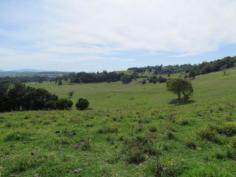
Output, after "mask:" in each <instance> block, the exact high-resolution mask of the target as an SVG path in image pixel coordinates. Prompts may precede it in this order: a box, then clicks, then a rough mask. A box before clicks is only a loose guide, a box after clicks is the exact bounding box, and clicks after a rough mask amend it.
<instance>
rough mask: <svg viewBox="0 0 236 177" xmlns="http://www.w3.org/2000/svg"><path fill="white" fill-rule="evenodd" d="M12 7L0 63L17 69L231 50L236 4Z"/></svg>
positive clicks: (131, 1)
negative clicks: (132, 54)
mask: <svg viewBox="0 0 236 177" xmlns="http://www.w3.org/2000/svg"><path fill="white" fill-rule="evenodd" d="M12 2H14V0H12ZM16 2H18V1H15V4H13V3H11V6H14V8H9V9H8V10H7V9H6V7H7V6H6V5H5V10H4V12H3V13H5V16H6V18H1V17H0V23H1V22H3V27H4V25H6V24H7V23H8V22H9V24H10V25H11V26H13V27H15V28H17V29H18V30H16V31H15V30H12V31H11V30H8V29H1V25H0V37H1V36H5V37H6V38H9V39H11V40H10V41H12V43H11V42H10V47H9V45H8V46H4V44H0V48H2V50H0V57H1V56H2V57H1V58H3V57H4V58H8V59H9V61H14V60H15V61H16V60H18V61H22V65H23V63H24V62H25V63H26V62H30V60H31V61H34V62H35V63H38V65H39V66H41V65H42V62H39V61H44V62H48V63H55V62H56V61H60V62H61V63H73V62H74V63H75V62H77V63H79V62H80V63H81V62H85V61H86V60H94V59H101V58H102V57H103V56H104V55H108V54H111V53H112V52H115V51H116V52H117V51H127V50H143V51H147V52H157V53H158V52H176V53H178V54H181V55H182V56H189V55H198V54H202V53H204V52H209V51H214V50H217V49H218V48H219V47H220V46H222V45H227V44H236V30H235V29H236V23H235V19H236V1H235V0H41V1H38V4H37V7H36V6H35V7H34V8H31V6H32V5H33V3H29V4H27V6H26V5H25V6H24V5H21V6H20V7H18V6H17V5H16ZM39 2H40V3H39ZM25 8H27V9H28V10H25ZM37 8H38V10H36V9H37ZM12 9H13V10H12ZM17 9H18V11H17ZM29 9H31V10H29ZM32 9H33V10H32ZM0 10H1V3H0ZM13 11H14V12H15V13H13ZM9 14H11V15H9ZM17 16H18V18H15V17H17ZM16 19H17V20H16ZM19 29H20V30H19ZM21 42H24V44H23V48H22V46H19V44H18V43H21ZM15 43H17V44H15ZM25 43H26V44H27V45H26V44H25ZM24 45H26V46H25V48H24ZM3 48H4V52H1V51H3ZM22 50H23V51H22ZM9 51H10V52H9ZM1 58H0V60H1ZM62 60H66V61H63V62H62ZM69 60H70V61H69ZM108 60H109V58H108ZM8 65H9V66H10V65H11V64H10V63H8Z"/></svg>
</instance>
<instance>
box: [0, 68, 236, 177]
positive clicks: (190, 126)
mask: <svg viewBox="0 0 236 177" xmlns="http://www.w3.org/2000/svg"><path fill="white" fill-rule="evenodd" d="M235 80H236V70H234V69H232V70H227V74H225V73H223V72H218V73H212V74H208V75H202V76H198V77H197V78H196V79H195V80H193V81H192V83H193V88H194V95H193V98H192V100H194V101H193V102H191V103H189V104H184V105H176V104H172V103H171V100H172V99H173V98H174V97H175V95H174V94H172V93H170V92H168V91H167V90H166V84H145V85H143V84H140V83H138V82H132V83H131V84H129V85H127V84H125V85H124V84H121V83H119V82H115V83H100V84H69V83H63V84H62V85H60V86H59V85H57V84H55V83H50V82H44V83H30V84H29V85H30V86H32V87H35V88H45V89H47V90H48V91H50V92H51V93H54V94H56V95H58V96H60V98H70V99H71V100H73V102H74V103H76V101H77V99H78V98H80V97H84V98H88V100H89V102H90V109H88V110H85V111H78V110H76V108H75V107H74V108H73V110H71V111H30V112H11V113H1V114H0V173H1V175H0V176H2V177H9V176H19V177H32V176H34V177H66V176H67V177H77V176H82V177H91V176H93V177H101V176H104V177H113V176H114V177H133V176H137V177H234V176H236V169H235V161H236V136H235V135H236V103H235V100H236V92H235V90H236V82H235ZM71 93H73V94H71Z"/></svg>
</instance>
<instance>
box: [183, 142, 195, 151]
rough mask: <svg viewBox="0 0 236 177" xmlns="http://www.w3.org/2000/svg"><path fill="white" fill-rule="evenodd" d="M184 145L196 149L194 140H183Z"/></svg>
mask: <svg viewBox="0 0 236 177" xmlns="http://www.w3.org/2000/svg"><path fill="white" fill-rule="evenodd" d="M185 145H186V146H187V147H188V148H190V149H194V150H195V149H197V145H196V143H195V142H194V141H190V140H188V141H186V142H185Z"/></svg>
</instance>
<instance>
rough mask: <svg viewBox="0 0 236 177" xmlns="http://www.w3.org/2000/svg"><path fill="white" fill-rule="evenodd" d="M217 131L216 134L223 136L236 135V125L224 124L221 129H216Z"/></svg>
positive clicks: (233, 123)
mask: <svg viewBox="0 0 236 177" xmlns="http://www.w3.org/2000/svg"><path fill="white" fill-rule="evenodd" d="M217 131H218V133H220V134H223V135H225V136H234V135H236V123H235V122H230V123H226V124H224V125H223V126H222V127H220V128H217Z"/></svg>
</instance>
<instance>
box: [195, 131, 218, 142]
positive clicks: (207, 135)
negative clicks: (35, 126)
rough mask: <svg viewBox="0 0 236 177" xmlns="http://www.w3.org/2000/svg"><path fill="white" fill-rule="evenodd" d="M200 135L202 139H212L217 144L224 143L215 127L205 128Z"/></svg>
mask: <svg viewBox="0 0 236 177" xmlns="http://www.w3.org/2000/svg"><path fill="white" fill-rule="evenodd" d="M199 136H200V138H201V139H202V140H205V141H210V142H213V143H217V144H222V141H221V140H220V138H219V137H218V135H217V132H216V130H215V129H213V128H205V129H202V130H201V131H200V132H199Z"/></svg>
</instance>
